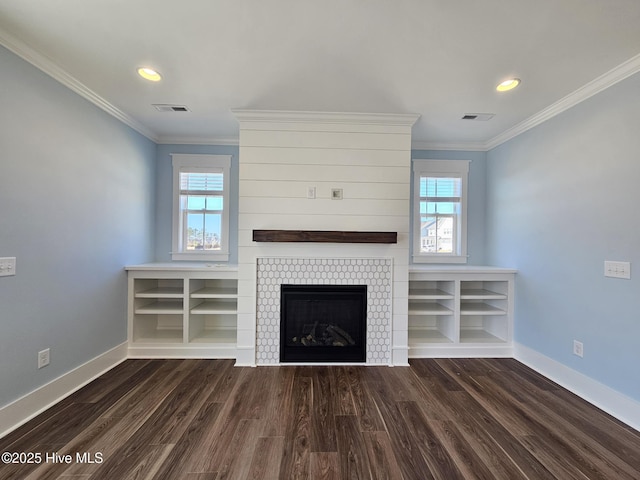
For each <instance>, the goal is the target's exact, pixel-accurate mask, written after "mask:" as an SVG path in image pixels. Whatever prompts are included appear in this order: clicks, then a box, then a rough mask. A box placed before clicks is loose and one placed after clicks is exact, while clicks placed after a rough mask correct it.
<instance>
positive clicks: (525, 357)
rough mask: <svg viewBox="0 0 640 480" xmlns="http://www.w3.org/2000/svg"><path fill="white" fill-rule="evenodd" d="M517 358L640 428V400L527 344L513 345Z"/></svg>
mask: <svg viewBox="0 0 640 480" xmlns="http://www.w3.org/2000/svg"><path fill="white" fill-rule="evenodd" d="M514 358H515V359H516V360H518V361H520V362H522V363H524V364H525V365H527V366H528V367H530V368H532V369H534V370H535V371H536V372H538V373H540V374H542V375H544V376H545V377H547V378H549V379H550V380H553V381H554V382H556V383H557V384H559V385H561V386H563V387H564V388H566V389H567V390H569V391H570V392H573V393H575V394H576V395H578V396H579V397H581V398H583V399H584V400H586V401H587V402H589V403H591V404H593V405H595V406H596V407H598V408H599V409H601V410H604V411H605V412H607V413H608V414H609V415H611V416H613V417H615V418H617V419H618V420H620V421H621V422H624V423H626V424H627V425H629V426H630V427H632V428H635V429H636V430H638V431H640V402H638V401H636V400H634V399H633V398H631V397H627V396H626V395H624V394H622V393H620V392H618V391H616V390H614V389H612V388H610V387H607V386H606V385H604V384H602V383H600V382H598V381H596V380H593V379H592V378H590V377H587V376H586V375H584V374H582V373H580V372H577V371H576V370H573V369H572V368H569V367H567V366H566V365H564V364H562V363H560V362H557V361H556V360H553V359H551V358H549V357H547V356H545V355H543V354H541V353H539V352H537V351H535V350H532V349H530V348H529V347H525V346H524V345H521V344H518V343H516V344H515V345H514Z"/></svg>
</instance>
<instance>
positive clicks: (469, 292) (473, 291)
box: [460, 288, 507, 300]
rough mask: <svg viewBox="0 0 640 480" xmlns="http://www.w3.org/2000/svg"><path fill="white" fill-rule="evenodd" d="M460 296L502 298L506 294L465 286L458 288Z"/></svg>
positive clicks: (484, 298)
mask: <svg viewBox="0 0 640 480" xmlns="http://www.w3.org/2000/svg"><path fill="white" fill-rule="evenodd" d="M460 298H461V299H462V300H504V299H506V298H507V295H506V294H503V293H497V292H492V291H490V290H484V289H482V288H467V289H464V290H460Z"/></svg>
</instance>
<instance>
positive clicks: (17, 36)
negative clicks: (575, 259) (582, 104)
mask: <svg viewBox="0 0 640 480" xmlns="http://www.w3.org/2000/svg"><path fill="white" fill-rule="evenodd" d="M0 42H1V43H2V44H3V45H5V46H6V47H8V48H9V49H11V50H13V51H14V52H16V53H18V54H20V55H21V56H23V57H24V58H26V59H27V60H29V61H31V62H32V63H34V64H36V65H37V66H39V67H40V68H42V69H43V70H45V71H47V73H49V74H51V75H52V76H54V77H55V78H58V79H59V80H61V81H63V82H64V83H66V84H68V85H69V86H71V87H72V88H74V89H75V90H76V91H78V92H79V93H81V94H83V95H84V96H85V97H87V98H89V99H91V100H92V101H94V102H95V103H97V104H98V105H100V106H101V107H102V108H104V109H105V110H107V111H110V112H111V113H113V114H114V115H116V116H117V117H119V118H121V119H122V120H124V121H125V122H127V123H128V124H130V125H132V126H133V127H134V128H136V129H138V130H139V131H141V132H142V133H144V134H145V135H147V136H148V137H150V138H152V139H153V140H155V141H159V142H164V143H171V142H194V143H202V142H225V141H234V139H235V141H237V136H238V123H237V121H236V119H235V118H234V116H233V114H232V113H231V111H230V109H232V108H244V109H271V110H307V111H329V112H365V113H417V114H420V120H418V122H417V123H416V125H415V126H414V128H413V139H414V145H416V146H418V147H423V148H428V147H433V148H437V147H442V148H489V147H491V146H492V145H496V144H498V143H500V141H502V140H503V139H506V138H508V137H509V136H513V135H514V134H515V133H517V132H519V131H522V130H523V129H524V128H526V127H527V126H531V125H533V124H535V123H536V122H538V121H540V120H541V119H544V118H546V117H548V116H549V115H551V114H553V113H555V112H557V111H559V110H561V109H562V108H566V107H567V106H569V105H571V104H572V102H573V103H575V102H576V101H579V100H580V99H583V98H585V97H586V96H588V95H590V94H592V93H594V92H596V91H598V90H599V89H601V88H603V87H606V86H607V85H609V84H611V83H613V82H615V81H617V80H620V79H621V78H624V77H625V76H627V75H629V74H632V73H635V72H637V71H639V70H640V55H639V53H640V1H639V0H511V1H507V0H483V1H480V0H184V1H176V0H56V1H51V0H0ZM625 62H626V63H625ZM143 65H144V66H152V67H154V68H156V69H157V70H158V71H160V72H161V73H162V75H163V77H164V78H163V81H162V82H160V83H159V84H152V83H149V82H146V81H144V80H142V79H141V78H139V77H138V76H137V75H136V68H137V67H139V66H143ZM603 75H604V77H602V76H603ZM509 76H517V77H519V78H521V79H522V85H521V86H520V87H519V88H518V89H516V90H515V91H512V92H509V93H503V94H498V93H496V92H495V90H494V88H495V85H496V84H497V83H499V81H501V80H503V79H504V78H506V77H509ZM599 77H600V78H599ZM585 86H586V87H585ZM583 87H584V88H583ZM558 102H559V103H558ZM154 103H162V104H180V105H186V106H187V107H188V108H189V109H190V110H191V111H190V112H188V113H162V112H158V111H156V110H155V109H154V108H153V107H152V104H154ZM465 113H495V114H496V115H495V117H494V118H493V119H492V120H490V121H487V122H478V121H464V120H461V117H462V115H464V114H465Z"/></svg>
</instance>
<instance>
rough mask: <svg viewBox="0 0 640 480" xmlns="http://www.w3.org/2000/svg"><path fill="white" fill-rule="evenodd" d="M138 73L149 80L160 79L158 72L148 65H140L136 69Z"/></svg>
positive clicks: (157, 80) (155, 80)
mask: <svg viewBox="0 0 640 480" xmlns="http://www.w3.org/2000/svg"><path fill="white" fill-rule="evenodd" d="M138 75H140V76H141V77H142V78H144V79H146V80H149V81H150V82H159V81H160V80H161V79H162V76H161V75H160V74H159V73H158V72H156V71H155V70H154V69H153V68H148V67H140V68H139V69H138Z"/></svg>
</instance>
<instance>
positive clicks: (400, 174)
mask: <svg viewBox="0 0 640 480" xmlns="http://www.w3.org/2000/svg"><path fill="white" fill-rule="evenodd" d="M240 155H242V152H241V153H240ZM410 176H411V170H410V166H409V165H407V166H403V167H400V166H392V167H373V166H368V165H367V166H352V165H344V166H343V165H328V166H327V165H285V164H271V165H267V164H245V163H243V162H242V161H241V163H240V179H241V180H280V181H282V180H285V181H303V182H305V183H307V182H310V181H314V180H315V181H324V182H330V181H340V182H354V183H369V182H370V183H402V182H407V185H408V184H409V182H410Z"/></svg>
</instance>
